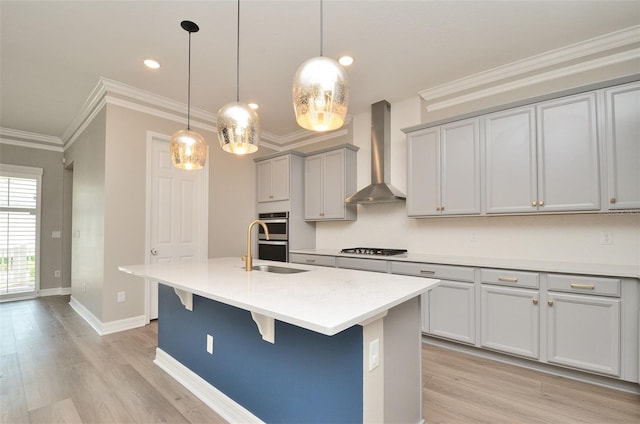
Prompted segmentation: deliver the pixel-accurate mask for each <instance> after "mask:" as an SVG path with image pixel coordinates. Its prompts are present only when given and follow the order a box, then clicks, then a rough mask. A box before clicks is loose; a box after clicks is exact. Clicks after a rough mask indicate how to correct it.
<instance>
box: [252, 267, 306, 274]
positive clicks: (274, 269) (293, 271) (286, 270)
mask: <svg viewBox="0 0 640 424" xmlns="http://www.w3.org/2000/svg"><path fill="white" fill-rule="evenodd" d="M253 270H254V271H264V272H275V273H276V274H297V273H299V272H307V271H309V270H308V269H298V268H285V267H283V266H275V265H254V266H253Z"/></svg>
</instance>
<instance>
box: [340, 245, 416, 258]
mask: <svg viewBox="0 0 640 424" xmlns="http://www.w3.org/2000/svg"><path fill="white" fill-rule="evenodd" d="M340 253H355V254H357V255H377V256H394V255H402V254H403V253H407V249H382V248H379V247H350V248H347V249H342V250H341V251H340Z"/></svg>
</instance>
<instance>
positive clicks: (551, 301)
mask: <svg viewBox="0 0 640 424" xmlns="http://www.w3.org/2000/svg"><path fill="white" fill-rule="evenodd" d="M620 284H621V282H620V280H619V279H613V278H601V277H585V276H578V275H557V274H549V275H548V292H547V302H546V305H543V308H545V310H546V311H545V313H546V315H547V360H548V361H549V362H551V363H555V364H560V365H566V366H569V367H572V368H579V369H583V370H588V371H594V372H597V373H601V374H609V375H613V376H616V377H617V376H620V346H621V343H620V342H621V340H620V335H621V301H620V299H619V298H618V297H619V296H620Z"/></svg>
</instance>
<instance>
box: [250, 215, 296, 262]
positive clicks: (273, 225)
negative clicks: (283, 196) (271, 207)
mask: <svg viewBox="0 0 640 424" xmlns="http://www.w3.org/2000/svg"><path fill="white" fill-rule="evenodd" d="M258 219H260V220H261V221H264V223H265V224H267V229H268V230H269V240H267V236H266V234H265V233H264V229H263V228H262V226H261V225H258V259H266V260H268V261H278V262H289V212H269V213H261V214H258Z"/></svg>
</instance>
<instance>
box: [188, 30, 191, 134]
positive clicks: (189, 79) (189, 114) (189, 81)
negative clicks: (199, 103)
mask: <svg viewBox="0 0 640 424" xmlns="http://www.w3.org/2000/svg"><path fill="white" fill-rule="evenodd" d="M188 69H189V77H188V79H187V130H191V127H190V122H191V31H189V66H188Z"/></svg>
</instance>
